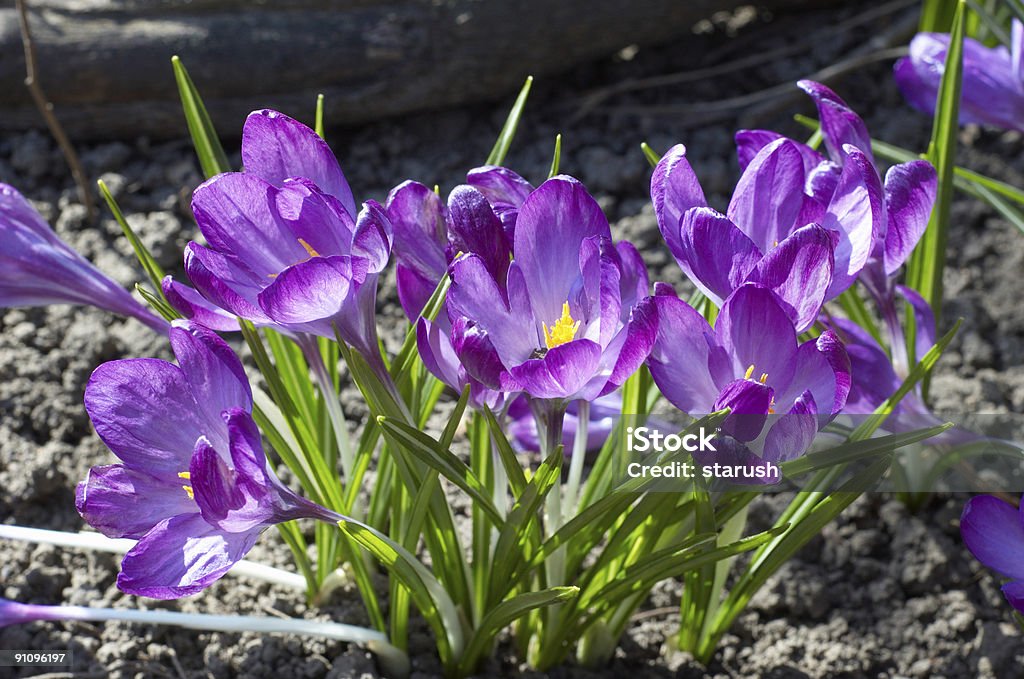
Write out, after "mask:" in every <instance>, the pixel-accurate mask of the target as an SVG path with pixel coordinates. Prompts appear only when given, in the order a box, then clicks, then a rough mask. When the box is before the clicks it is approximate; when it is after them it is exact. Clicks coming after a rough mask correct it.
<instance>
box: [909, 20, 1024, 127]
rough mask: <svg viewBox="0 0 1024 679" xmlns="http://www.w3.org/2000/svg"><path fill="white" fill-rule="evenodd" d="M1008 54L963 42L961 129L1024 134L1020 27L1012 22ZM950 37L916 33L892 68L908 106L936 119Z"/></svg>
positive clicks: (1023, 33)
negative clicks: (975, 126)
mask: <svg viewBox="0 0 1024 679" xmlns="http://www.w3.org/2000/svg"><path fill="white" fill-rule="evenodd" d="M1010 38H1011V40H1010V48H1009V49H1007V48H1006V47H1005V46H1003V45H998V46H996V47H986V46H985V45H983V44H981V43H980V42H978V41H977V40H974V39H973V38H967V37H965V38H964V49H963V76H962V82H961V86H960V109H959V112H960V123H961V124H966V123H978V124H980V125H993V126H995V127H1002V128H1005V129H1008V130H1019V131H1024V72H1022V70H1021V66H1022V61H1021V60H1022V59H1024V25H1022V24H1021V22H1020V21H1018V20H1017V19H1016V18H1014V19H1013V24H1012V26H1011V29H1010ZM948 52H949V34H946V33H918V34H917V35H916V36H914V39H913V40H911V41H910V54H909V55H908V56H906V57H903V58H902V59H900V60H899V61H897V62H896V65H895V66H894V67H893V75H894V77H895V78H896V84H897V85H898V86H899V88H900V91H901V92H902V93H903V96H904V97H905V98H906V100H907V102H909V103H910V105H911V106H913V107H914V108H916V109H918V110H919V111H923V112H924V113H927V114H928V115H933V114H934V113H935V104H936V101H937V100H938V93H939V86H940V84H941V83H942V75H943V73H945V71H946V60H947V56H948Z"/></svg>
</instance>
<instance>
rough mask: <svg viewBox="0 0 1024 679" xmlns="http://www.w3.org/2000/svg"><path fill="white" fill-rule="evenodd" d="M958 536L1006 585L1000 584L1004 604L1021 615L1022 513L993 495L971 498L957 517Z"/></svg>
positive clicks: (1023, 571) (1023, 591) (1023, 610)
mask: <svg viewBox="0 0 1024 679" xmlns="http://www.w3.org/2000/svg"><path fill="white" fill-rule="evenodd" d="M960 535H961V536H962V537H963V539H964V544H966V545H967V549H969V550H971V554H973V555H974V558H976V559H977V560H978V561H980V562H981V563H982V564H984V565H985V566H986V567H987V568H991V569H992V570H994V571H996V572H998V573H999V574H1000V575H1002V576H1003V577H1006V578H1009V580H1010V581H1009V582H1007V583H1006V584H1005V585H1003V587H1002V590H1003V595H1004V596H1005V597H1006V599H1007V601H1009V602H1010V604H1011V605H1012V606H1013V607H1014V608H1015V609H1017V611H1018V612H1020V613H1024V514H1022V513H1021V510H1020V509H1019V508H1017V507H1014V506H1013V505H1011V504H1010V503H1008V502H1005V501H1003V500H1001V499H999V498H997V497H994V496H992V495H978V496H976V497H972V498H971V499H970V500H968V501H967V504H966V505H965V506H964V512H963V514H962V515H961V516H960Z"/></svg>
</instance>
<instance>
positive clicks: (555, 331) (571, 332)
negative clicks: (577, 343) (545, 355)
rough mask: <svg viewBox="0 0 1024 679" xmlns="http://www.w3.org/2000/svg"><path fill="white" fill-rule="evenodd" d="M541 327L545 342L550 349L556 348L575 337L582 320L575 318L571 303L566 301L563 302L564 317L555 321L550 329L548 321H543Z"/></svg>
mask: <svg viewBox="0 0 1024 679" xmlns="http://www.w3.org/2000/svg"><path fill="white" fill-rule="evenodd" d="M541 327H543V329H544V344H545V345H547V348H548V349H554V348H555V347H559V346H561V345H563V344H567V343H568V342H571V341H573V339H575V337H576V333H577V332H578V331H579V329H580V322H579V321H574V320H573V318H572V314H571V313H570V312H569V303H568V302H565V303H564V304H562V317H561V318H559V319H558V320H557V321H555V324H554V325H553V326H552V327H551V329H548V324H547V323H541Z"/></svg>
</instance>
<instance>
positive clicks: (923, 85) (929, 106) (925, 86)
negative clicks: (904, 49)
mask: <svg viewBox="0 0 1024 679" xmlns="http://www.w3.org/2000/svg"><path fill="white" fill-rule="evenodd" d="M920 35H921V34H918V35H917V36H915V37H914V39H913V40H912V41H911V44H913V43H914V42H916V41H917V40H918V38H919V37H920ZM892 75H893V78H894V79H895V80H896V86H897V87H899V88H900V93H902V94H903V98H904V99H906V100H907V103H909V104H910V105H911V106H913V107H914V108H916V109H917V110H918V111H923V112H925V113H929V114H930V113H931V112H934V110H935V98H936V95H937V94H938V91H939V90H938V83H939V79H941V77H942V76H941V75H939V76H938V78H935V79H934V80H933V79H932V78H931V77H927V76H924V77H922V74H921V73H920V72H919V71H918V68H917V67H916V66H915V65H914V62H913V61H912V60H911V58H910V57H903V58H902V59H899V60H898V61H897V62H896V64H895V65H894V66H893V73H892Z"/></svg>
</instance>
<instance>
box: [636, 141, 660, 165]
mask: <svg viewBox="0 0 1024 679" xmlns="http://www.w3.org/2000/svg"><path fill="white" fill-rule="evenodd" d="M640 150H641V151H643V154H644V158H646V159H647V162H648V163H650V164H651V167H658V163H659V162H660V161H661V154H660V153H658V152H657V151H655V150H654V149H652V148H651V147H650V145H649V144H648V143H647V142H641V143H640Z"/></svg>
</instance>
